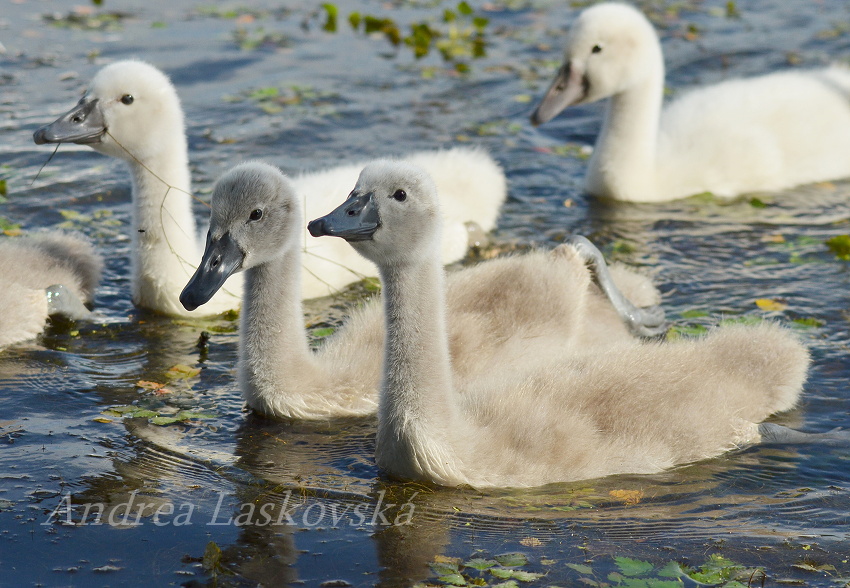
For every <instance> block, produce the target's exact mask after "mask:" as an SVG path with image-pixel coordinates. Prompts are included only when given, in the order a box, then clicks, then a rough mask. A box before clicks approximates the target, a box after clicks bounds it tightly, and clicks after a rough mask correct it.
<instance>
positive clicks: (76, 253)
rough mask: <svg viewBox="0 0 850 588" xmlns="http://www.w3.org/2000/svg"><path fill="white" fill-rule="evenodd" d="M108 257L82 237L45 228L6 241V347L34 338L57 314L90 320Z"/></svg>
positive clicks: (1, 307)
mask: <svg viewBox="0 0 850 588" xmlns="http://www.w3.org/2000/svg"><path fill="white" fill-rule="evenodd" d="M102 269H103V260H102V259H101V257H100V256H99V255H97V253H96V252H95V251H94V248H93V247H92V245H91V243H89V242H88V241H87V240H85V239H84V238H82V237H78V236H76V235H70V234H66V233H61V232H58V231H44V232H38V233H33V234H31V235H29V236H25V237H20V238H5V239H2V240H0V274H2V275H3V276H4V278H3V280H4V283H3V289H2V291H0V349H2V348H3V347H7V346H9V345H12V344H14V343H19V342H21V341H26V340H28V339H33V338H34V337H36V336H37V335H38V334H39V333H41V332H42V330H44V325H45V323H46V321H47V319H48V317H51V316H64V317H66V318H69V319H72V320H81V319H86V318H88V317H89V316H90V314H91V313H90V311H89V309H88V308H87V306H86V305H91V303H92V300H93V297H94V291H95V289H96V288H97V284H98V282H99V281H100V275H101V271H102Z"/></svg>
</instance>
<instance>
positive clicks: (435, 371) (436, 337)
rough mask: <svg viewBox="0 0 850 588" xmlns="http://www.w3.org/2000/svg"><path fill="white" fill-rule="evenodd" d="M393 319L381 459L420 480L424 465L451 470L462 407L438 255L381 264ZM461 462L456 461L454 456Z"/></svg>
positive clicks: (388, 316) (381, 427)
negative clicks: (451, 442) (451, 441)
mask: <svg viewBox="0 0 850 588" xmlns="http://www.w3.org/2000/svg"><path fill="white" fill-rule="evenodd" d="M381 281H382V284H383V292H382V296H383V299H384V312H385V316H386V332H387V335H386V342H385V347H384V375H383V380H382V382H381V398H380V406H379V409H378V411H379V412H378V433H377V439H376V457H377V460H378V464H379V465H381V466H382V467H384V468H386V469H388V470H390V471H391V472H393V473H394V474H396V475H401V476H405V477H412V478H417V477H420V476H419V474H420V472H421V471H422V466H423V464H424V462H432V461H435V462H438V463H436V464H435V463H429V465H428V466H426V467H428V468H434V467H444V465H443V464H445V462H446V460H444V459H442V456H443V455H445V454H446V453H447V452H448V451H449V447H448V445H447V444H446V438H445V432H446V431H447V430H448V431H450V430H451V429H452V428H453V424H452V418H453V417H454V415H455V414H456V411H457V407H456V405H455V402H454V398H453V397H454V390H453V386H452V375H451V359H450V355H449V342H448V336H447V334H446V318H445V287H444V273H443V268H442V266H441V265H440V263H439V258H438V256H436V255H434V256H433V258H432V259H431V258H429V260H428V261H424V262H421V263H417V264H413V265H409V266H405V267H385V268H381ZM452 461H454V460H452Z"/></svg>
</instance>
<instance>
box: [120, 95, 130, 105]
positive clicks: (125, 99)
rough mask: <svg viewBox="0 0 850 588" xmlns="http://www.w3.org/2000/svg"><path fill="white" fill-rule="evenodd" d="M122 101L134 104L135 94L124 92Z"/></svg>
mask: <svg viewBox="0 0 850 588" xmlns="http://www.w3.org/2000/svg"><path fill="white" fill-rule="evenodd" d="M121 102H122V103H124V104H132V103H133V95H132V94H124V95H123V96H121Z"/></svg>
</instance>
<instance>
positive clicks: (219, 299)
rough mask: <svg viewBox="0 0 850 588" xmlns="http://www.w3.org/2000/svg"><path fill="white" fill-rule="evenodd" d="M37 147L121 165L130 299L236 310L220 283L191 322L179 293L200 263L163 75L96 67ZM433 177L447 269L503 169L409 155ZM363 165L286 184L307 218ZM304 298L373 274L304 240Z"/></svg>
mask: <svg viewBox="0 0 850 588" xmlns="http://www.w3.org/2000/svg"><path fill="white" fill-rule="evenodd" d="M33 139H34V141H35V142H36V143H37V144H44V143H63V142H73V143H78V144H82V145H87V146H89V147H91V148H92V149H94V150H96V151H98V152H100V153H103V154H105V155H109V156H112V157H117V158H119V159H122V160H124V161H125V162H126V163H127V165H128V166H129V168H130V170H131V174H132V178H133V190H132V196H133V206H134V208H133V226H132V231H131V236H132V239H133V244H132V248H131V251H132V253H131V255H132V275H133V301H134V302H135V303H136V304H137V305H138V306H141V307H144V308H149V309H152V310H154V311H157V312H161V313H165V314H169V315H175V316H193V315H194V316H197V315H199V314H206V315H212V314H218V313H220V312H223V311H225V310H229V309H231V308H237V307H238V305H239V301H240V298H241V282H239V281H238V278H236V281H235V282H233V283H230V284H228V286H227V288H222V289H221V290H219V294H217V295H216V297H215V298H214V299H213V300H211V301H210V302H208V303H206V304H204V306H203V308H202V309H200V310H197V311H194V313H193V314H190V311H187V310H186V309H185V308H184V307H183V306H182V305H181V304H180V303H179V300H178V299H179V294H180V292H181V290H182V288H183V286H184V285H185V283H186V280H187V279H188V278H189V277H190V276H191V275H192V274H193V272H194V271H195V269H196V267H197V266H196V264H197V263H198V260H199V259H200V258H201V255H202V251H203V240H202V239H199V238H198V233H197V230H196V225H195V219H194V217H193V216H192V210H191V197H190V192H191V178H190V172H189V166H188V153H187V146H186V134H185V130H184V122H183V110H182V107H181V105H180V100H179V97H178V95H177V92H176V90H175V89H174V86H173V85H172V84H171V81H170V80H169V79H168V77H167V76H166V75H165V74H164V73H163V72H161V71H160V70H159V69H157V68H156V67H154V66H153V65H151V64H149V63H145V62H142V61H135V60H127V61H118V62H115V63H112V64H110V65H107V66H106V67H104V68H103V69H101V70H100V71H99V72H98V73H97V75H96V76H95V77H94V79H93V80H92V82H91V85H90V87H89V89H88V91H87V92H86V94H85V96H83V98H82V99H81V100H80V102H79V103H78V104H77V105H76V106H75V107H74V108H72V109H71V110H70V111H68V112H67V113H65V114H63V115H62V116H60V117H59V118H58V119H57V120H56V121H55V122H53V123H51V124H49V125H46V126H44V127H42V128H40V129H38V130H37V131H36V132H35V133H34V135H33ZM408 159H409V160H410V161H411V162H416V163H417V164H419V165H422V166H424V167H425V168H426V169H428V170H429V171H430V172H431V173H432V174H433V175H434V177H435V178H437V181H438V185H439V187H440V190H441V194H442V196H443V199H444V201H445V203H446V206H445V212H446V219H445V226H446V231H445V238H444V240H443V246H442V254H443V260H444V262H445V263H451V262H453V261H457V260H458V259H461V258H462V257H463V256H464V255H466V252H467V250H468V247H469V241H470V235H469V230H468V226H474V227H480V228H481V229H482V230H483V231H490V230H491V229H493V228H494V227H495V224H496V220H497V218H498V215H499V210H500V208H501V205H502V203H503V202H504V200H505V198H506V196H507V182H506V179H505V174H504V172H503V171H502V169H501V167H500V166H499V165H498V164H497V163H496V162H495V161H494V160H493V158H492V157H491V156H490V155H489V154H487V153H486V152H485V151H484V150H482V149H479V148H469V147H455V148H452V149H445V150H436V151H422V152H417V153H412V154H410V155H409V156H408ZM362 167H363V166H362V164H356V163H355V164H347V165H341V166H335V167H330V168H327V169H321V170H319V171H314V172H306V173H301V174H299V175H297V176H296V177H294V178H293V180H292V181H293V182H294V184H295V186H296V188H297V189H298V192H299V193H300V194H304V195H306V196H307V198H306V199H305V201H304V202H302V206H301V210H302V211H303V212H304V215H305V218H304V220H303V223H304V224H306V219H307V218H314V217H315V216H318V215H320V214H322V213H323V212H325V211H327V210H328V209H330V208H332V207H333V206H336V205H337V204H338V203H339V196H340V195H341V194H345V193H346V192H347V191H348V190H349V189H350V188H351V186H353V185H354V183H355V182H356V180H357V176H358V174H359V173H360V170H361V169H362ZM302 247H303V248H304V250H305V253H306V255H304V256H303V258H302V267H303V269H302V272H303V276H302V279H301V284H302V285H301V287H302V296H303V297H304V298H315V297H317V296H327V295H329V294H335V293H337V292H338V291H339V290H340V289H342V288H343V287H344V286H346V285H348V284H350V283H352V282H356V281H358V280H361V279H363V278H364V277H367V276H373V275H375V274H376V270H375V267H374V265H373V264H371V263H370V262H368V261H367V260H365V259H364V258H362V257H360V256H359V255H357V254H356V253H354V252H353V251H351V249H350V248H349V247H347V246H346V245H345V244H344V243H337V242H334V241H332V240H327V239H325V240H318V239H314V238H312V237H309V236H308V237H307V238H306V240H305V242H303V243H302Z"/></svg>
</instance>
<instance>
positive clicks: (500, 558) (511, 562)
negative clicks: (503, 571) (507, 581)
mask: <svg viewBox="0 0 850 588" xmlns="http://www.w3.org/2000/svg"><path fill="white" fill-rule="evenodd" d="M493 559H495V560H496V561H497V562H499V563H500V564H501V565H503V566H505V567H506V568H513V567H517V566H524V565H525V564H527V563H528V558H527V557H526V556H525V554H524V553H506V554H504V555H497V556H496V557H494V558H493Z"/></svg>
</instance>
